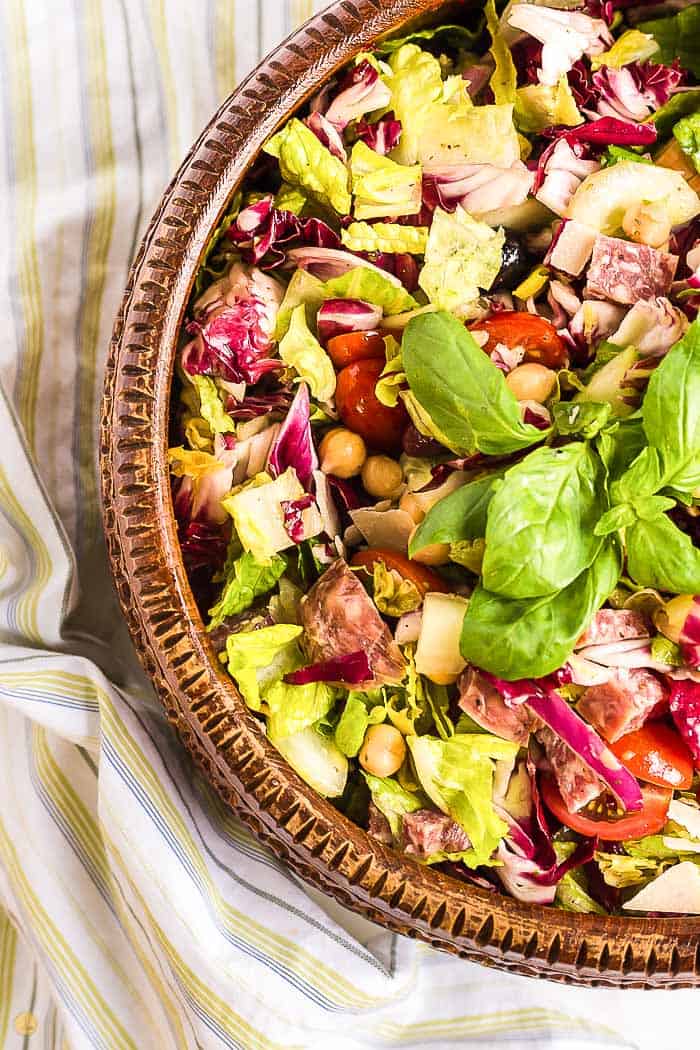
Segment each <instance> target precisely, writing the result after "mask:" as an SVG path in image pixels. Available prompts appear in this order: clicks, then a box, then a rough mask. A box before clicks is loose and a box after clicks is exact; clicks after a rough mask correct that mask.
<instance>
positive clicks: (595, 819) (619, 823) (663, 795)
mask: <svg viewBox="0 0 700 1050" xmlns="http://www.w3.org/2000/svg"><path fill="white" fill-rule="evenodd" d="M540 791H541V792H542V798H543V800H544V803H545V805H546V806H547V809H549V810H551V811H552V813H553V814H554V816H555V817H556V818H557V820H558V821H560V822H561V823H562V824H565V825H566V826H567V828H572V829H573V830H574V831H578V832H579V834H580V835H586V836H588V837H595V836H597V837H598V838H599V839H603V841H604V842H625V841H626V840H627V839H640V838H642V837H643V836H644V835H656V834H657V832H659V831H661V829H662V828H663V826H664V824H665V823H666V818H667V814H668V807H669V803H670V801H671V799H672V798H673V791H672V790H671V788H662V787H659V786H658V785H657V784H642V808H641V809H638V810H635V811H634V812H633V813H632V812H630V813H622V814H620V815H619V816H618V814H617V813H616V812H615V807H614V804H610V805H606V803H605V802H602V801H601V800H598V799H594V800H593V802H589V804H588V805H587V806H584V808H583V809H580V810H579V811H578V812H577V813H571V812H570V810H568V809H567V808H566V806H565V804H564V800H563V799H562V797H561V795H560V794H559V788H558V787H557V785H556V781H555V780H554V778H553V777H552V776H550V775H549V774H545V775H544V776H543V777H542V778H541V780H540Z"/></svg>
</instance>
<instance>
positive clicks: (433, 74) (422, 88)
mask: <svg viewBox="0 0 700 1050" xmlns="http://www.w3.org/2000/svg"><path fill="white" fill-rule="evenodd" d="M389 65H390V66H391V74H390V75H389V76H388V77H387V78H386V83H387V85H388V87H389V88H390V90H391V101H390V102H389V104H388V107H387V108H388V109H390V110H393V111H394V116H395V117H396V119H397V120H400V121H401V129H402V130H401V138H400V140H399V144H398V146H397V147H396V149H395V150H393V153H392V157H393V159H394V160H396V161H398V163H399V164H415V163H416V161H417V160H419V158H420V154H421V150H420V141H421V136H422V133H423V129H424V128H425V126H426V123H427V122H428V120H429V119H432V117H431V115H432V110H433V107H434V105H435V104H436V103H437V102H439V101H440V100H441V99H442V94H443V80H442V69H441V68H440V63H439V62H438V60H437V59H436V58H435V56H434V55H431V54H430V53H429V52H428V51H422V50H421V48H419V47H418V46H417V45H416V44H404V45H403V46H402V47H400V48H398V50H396V51H394V52H393V54H392V55H391V57H390V58H389ZM416 210H418V209H416Z"/></svg>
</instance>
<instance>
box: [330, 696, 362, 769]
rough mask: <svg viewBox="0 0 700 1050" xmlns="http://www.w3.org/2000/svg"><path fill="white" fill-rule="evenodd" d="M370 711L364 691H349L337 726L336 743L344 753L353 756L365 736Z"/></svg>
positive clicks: (349, 756)
mask: <svg viewBox="0 0 700 1050" xmlns="http://www.w3.org/2000/svg"><path fill="white" fill-rule="evenodd" d="M368 725H369V712H368V711H367V704H366V703H365V700H364V695H363V694H362V693H356V692H349V693H348V695H347V699H346V701H345V707H344V708H343V712H342V714H341V716H340V719H339V721H338V725H337V726H336V727H335V743H336V747H338V748H339V749H340V750H341V751H342V752H343V754H344V755H347V756H348V758H353V757H354V756H355V755H356V754H357V753H358V751H359V750H360V748H361V747H362V741H363V740H364V738H365V733H366V731H367V726H368Z"/></svg>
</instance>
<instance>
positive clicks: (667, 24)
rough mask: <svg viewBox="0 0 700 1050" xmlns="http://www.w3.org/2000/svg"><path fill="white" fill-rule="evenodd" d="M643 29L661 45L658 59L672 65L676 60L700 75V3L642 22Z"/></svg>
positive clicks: (697, 75)
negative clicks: (663, 16) (675, 12)
mask: <svg viewBox="0 0 700 1050" xmlns="http://www.w3.org/2000/svg"><path fill="white" fill-rule="evenodd" d="M637 28H638V29H639V30H641V32H643V33H651V35H652V36H653V37H654V39H655V40H656V42H657V43H658V45H659V52H658V54H656V55H655V56H654V57H655V60H656V61H657V62H661V63H663V64H664V65H669V66H670V65H672V64H673V63H674V62H675V61H676V60H677V61H678V64H679V65H680V67H681V68H682V69H689V70H690V72H691V73H693V74H694V76H696V77H700V4H692V5H691V6H690V7H686V8H685V9H684V10H683V11H679V12H678V14H677V15H673V16H667V17H665V18H655V19H653V21H650V22H640V23H639V25H638V26H637Z"/></svg>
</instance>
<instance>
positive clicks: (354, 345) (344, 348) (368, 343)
mask: <svg viewBox="0 0 700 1050" xmlns="http://www.w3.org/2000/svg"><path fill="white" fill-rule="evenodd" d="M326 350H327V351H328V353H329V355H330V359H331V361H332V362H333V364H334V365H335V367H336V368H345V366H346V365H351V364H352V363H353V361H364V360H365V359H366V358H369V357H383V356H384V352H385V343H384V337H383V336H381V335H380V334H379V332H346V333H345V334H344V335H334V336H333V338H332V339H329V340H328V342H327V343H326Z"/></svg>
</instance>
